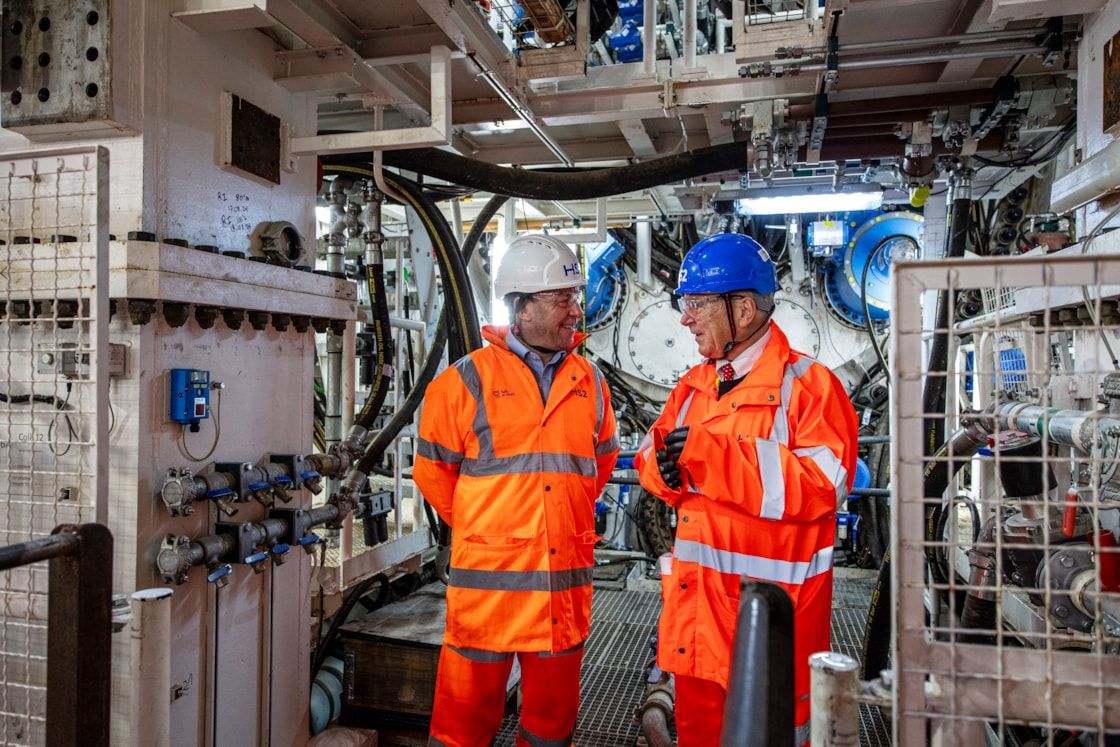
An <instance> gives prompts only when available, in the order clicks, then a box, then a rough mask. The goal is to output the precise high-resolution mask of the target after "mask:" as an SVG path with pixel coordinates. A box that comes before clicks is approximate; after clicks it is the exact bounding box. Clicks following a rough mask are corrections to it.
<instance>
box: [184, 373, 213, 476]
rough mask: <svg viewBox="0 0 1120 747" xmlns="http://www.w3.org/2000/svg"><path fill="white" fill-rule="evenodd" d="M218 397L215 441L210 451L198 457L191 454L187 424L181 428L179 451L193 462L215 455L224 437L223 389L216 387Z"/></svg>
mask: <svg viewBox="0 0 1120 747" xmlns="http://www.w3.org/2000/svg"><path fill="white" fill-rule="evenodd" d="M214 391H215V392H216V393H217V397H218V404H217V407H216V408H215V409H214V443H212V444H210V451H208V452H206V453H205V454H203V455H202V456H201V457H196V456H195V455H194V454H191V452H190V449H189V448H187V424H186V423H183V425H182V428H181V429H180V430H179V453H180V454H182V455H183V456H185V457H186V458H187V459H189V460H191V461H192V462H201V461H204V460H206V459H209V458H210V457H211V455H213V453H214V450H215V449H217V448H218V439H220V438H221V437H222V390H221V389H215V390H214Z"/></svg>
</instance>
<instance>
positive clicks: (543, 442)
mask: <svg viewBox="0 0 1120 747" xmlns="http://www.w3.org/2000/svg"><path fill="white" fill-rule="evenodd" d="M585 284H586V280H584V278H583V273H582V272H581V270H580V265H579V260H578V259H577V258H576V256H575V254H574V253H573V252H572V250H571V249H570V248H569V247H568V246H567V245H566V244H564V243H563V242H561V241H559V240H557V239H555V238H553V237H551V236H543V235H536V236H524V237H520V238H518V239H515V240H514V241H513V242H512V243H511V244H510V246H509V249H508V250H507V251H506V253H505V254H504V255H503V256H502V258H501V261H500V263H499V265H498V268H497V271H496V274H495V277H494V287H495V289H496V291H497V294H498V295H499V296H501V298H502V299H503V301H504V302H505V304H506V306H507V307H508V309H509V312H510V319H511V320H512V323H511V324H510V325H509V326H508V327H491V326H487V327H484V328H483V330H482V332H483V337H484V338H485V339H486V340H487V341H488V342H489V343H490V344H489V345H487V346H486V347H484V348H482V349H481V350H476V351H475V352H473V353H471V354H470V355H468V356H466V357H464V358H462V359H461V360H459V361H457V362H456V363H455V364H454V365H453V366H451V367H449V368H448V369H447V370H446V371H444V372H443V373H442V374H440V375H439V376H437V377H436V378H435V379H434V380H433V381H432V383H431V384H430V385H429V386H428V389H427V392H426V393H425V397H424V408H423V412H422V414H421V417H420V434H419V435H420V442H419V446H418V448H417V454H416V464H415V467H414V468H413V479H414V480H415V481H416V484H417V485H418V486H419V487H420V490H421V491H422V492H423V494H424V497H425V499H427V500H428V502H429V503H431V505H432V507H433V508H435V510H436V511H437V512H438V513H439V515H440V516H441V517H442V518H443V519H444V521H446V522H447V523H448V524H449V525H450V526H451V527H452V529H453V530H454V532H455V541H454V543H453V545H452V551H451V569H450V574H449V580H448V585H447V628H446V632H445V634H444V640H443V650H442V651H441V653H440V662H439V672H438V675H437V682H436V696H435V706H434V710H433V714H432V725H431V731H430V736H429V741H428V744H429V746H430V747H443V746H447V747H460V746H462V747H467V746H470V747H476V746H477V747H483V746H484V745H488V744H490V742H491V739H492V738H493V737H494V735H495V734H496V733H497V731H498V728H499V727H500V726H501V721H502V712H503V706H504V701H505V697H504V696H505V687H506V681H507V679H508V677H509V672H510V668H511V667H512V665H513V657H514V656H515V655H516V656H517V657H518V660H519V661H520V664H521V695H522V698H521V700H522V706H521V723H520V729H519V731H518V735H517V744H518V745H519V746H521V747H526V746H527V745H544V744H547V745H550V747H551V746H553V745H555V746H556V747H561V746H563V745H570V744H571V743H572V736H573V733H574V731H575V722H576V714H577V712H578V710H579V670H580V664H581V662H582V660H583V644H584V642H585V641H586V640H587V636H588V634H589V633H590V620H591V572H592V568H593V566H594V564H595V561H594V556H593V550H594V547H595V542H596V540H597V539H598V537H597V536H596V534H595V500H596V499H597V498H598V496H599V494H600V493H601V492H602V490H603V487H604V485H605V484H606V482H607V479H608V478H609V477H610V474H611V471H612V469H613V468H614V463H615V460H616V459H617V457H618V450H619V449H618V436H617V435H616V433H615V418H614V413H613V411H612V410H611V403H610V394H609V390H608V388H607V385H606V382H605V380H604V378H603V374H602V373H601V372H600V371H599V369H598V368H597V367H596V366H595V364H593V363H592V362H591V361H589V360H587V359H586V358H584V357H583V356H581V355H579V354H578V353H576V352H575V347H576V346H577V345H579V343H580V342H581V341H582V340H583V339H584V338H585V337H586V335H585V334H583V333H581V332H578V331H577V327H578V326H579V324H580V321H581V318H582V317H583V311H582V309H581V308H580V296H581V289H582V288H583V286H584V285H585Z"/></svg>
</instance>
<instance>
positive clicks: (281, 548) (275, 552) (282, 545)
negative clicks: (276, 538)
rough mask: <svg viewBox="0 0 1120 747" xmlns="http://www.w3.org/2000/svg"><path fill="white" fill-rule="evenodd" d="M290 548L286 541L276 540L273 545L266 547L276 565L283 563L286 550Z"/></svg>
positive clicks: (286, 554)
mask: <svg viewBox="0 0 1120 747" xmlns="http://www.w3.org/2000/svg"><path fill="white" fill-rule="evenodd" d="M291 549H292V546H291V545H289V544H288V543H287V542H277V543H276V544H275V545H273V546H272V547H270V548H268V550H269V552H271V553H272V561H273V562H274V563H276V565H284V562H285V561H286V560H287V559H288V551H289V550H291Z"/></svg>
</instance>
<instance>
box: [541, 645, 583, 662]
mask: <svg viewBox="0 0 1120 747" xmlns="http://www.w3.org/2000/svg"><path fill="white" fill-rule="evenodd" d="M584 643H586V641H580V642H579V643H577V644H576V645H574V646H572V647H571V648H566V649H564V650H563V651H557V652H556V653H552V652H551V651H537V652H535V653H534V654H533V655H534V656H539V657H541V658H542V659H555V658H556V657H557V656H569V655H571V654H574V653H576V652H578V651H580V650H582V649H583V644H584Z"/></svg>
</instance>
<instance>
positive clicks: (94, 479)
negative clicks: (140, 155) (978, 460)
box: [0, 149, 109, 745]
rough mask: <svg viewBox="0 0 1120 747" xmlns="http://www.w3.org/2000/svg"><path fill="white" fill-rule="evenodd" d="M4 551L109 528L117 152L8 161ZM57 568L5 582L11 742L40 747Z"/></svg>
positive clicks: (2, 706) (0, 397)
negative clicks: (111, 214) (62, 528)
mask: <svg viewBox="0 0 1120 747" xmlns="http://www.w3.org/2000/svg"><path fill="white" fill-rule="evenodd" d="M0 180H2V184H0V356H2V361H3V363H2V365H3V372H4V373H3V375H2V377H3V381H2V382H0V496H2V497H0V544H3V545H10V544H15V543H18V542H22V541H25V540H30V539H36V538H40V537H44V536H46V535H48V534H50V533H51V531H52V530H53V529H54V527H56V526H58V525H60V524H80V523H86V522H94V521H100V522H101V523H104V522H105V519H106V516H107V510H106V506H105V503H104V496H105V495H106V489H107V480H108V476H107V475H108V469H107V466H106V465H107V449H106V448H104V447H103V445H104V444H106V442H107V434H108V417H107V412H106V411H105V408H104V404H103V403H105V402H106V398H105V397H104V396H102V395H101V393H102V391H103V390H104V389H105V388H106V387H107V386H108V374H107V372H108V368H107V366H108V362H107V360H106V356H105V355H104V353H105V352H106V351H107V350H108V345H107V338H108V317H109V306H108V264H109V263H108V232H107V231H108V229H107V226H108V212H107V200H106V195H107V192H108V154H107V151H106V150H105V149H84V150H80V151H60V152H43V153H37V154H28V155H14V156H8V157H6V158H4V159H3V160H2V161H0ZM47 587H48V577H47V565H46V563H36V564H33V565H29V566H24V567H21V568H17V569H13V570H10V571H7V572H5V573H4V577H3V589H2V593H3V599H4V601H3V605H4V606H3V611H2V612H0V743H3V744H5V745H8V744H11V745H24V744H27V745H37V744H43V742H44V739H45V735H44V732H43V728H44V702H45V682H46V643H47V626H46V621H47V596H46V595H47Z"/></svg>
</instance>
